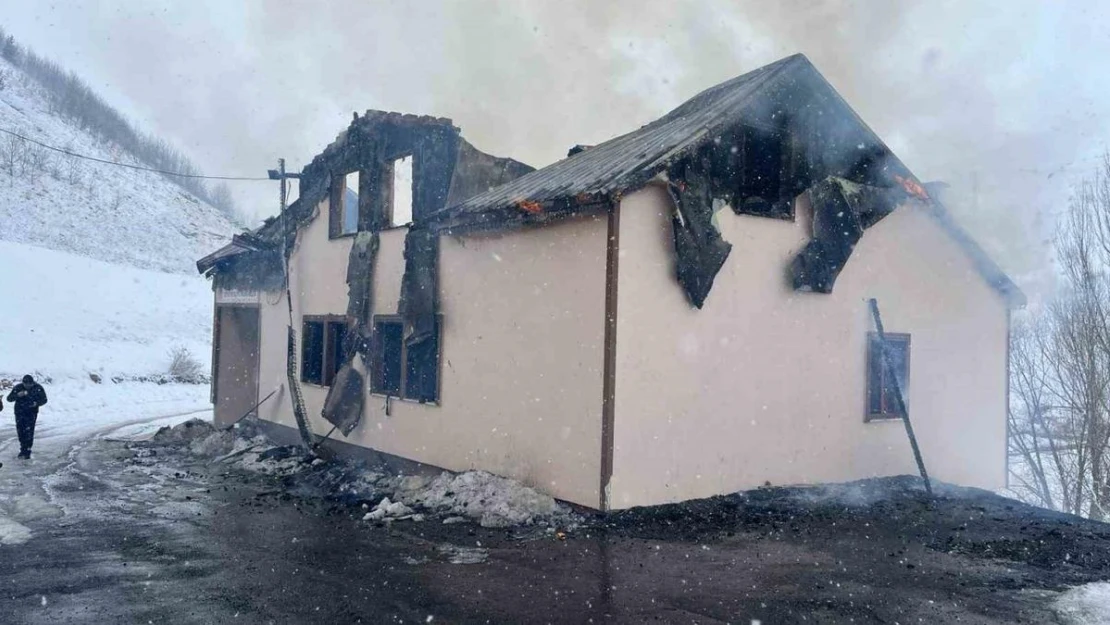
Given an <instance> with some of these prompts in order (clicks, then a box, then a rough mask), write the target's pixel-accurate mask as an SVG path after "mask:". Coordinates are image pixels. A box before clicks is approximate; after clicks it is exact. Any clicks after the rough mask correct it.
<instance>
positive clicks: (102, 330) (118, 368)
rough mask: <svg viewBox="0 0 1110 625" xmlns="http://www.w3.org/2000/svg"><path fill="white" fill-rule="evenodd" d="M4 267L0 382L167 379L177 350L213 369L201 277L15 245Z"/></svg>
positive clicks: (1, 250)
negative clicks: (33, 377)
mask: <svg viewBox="0 0 1110 625" xmlns="http://www.w3.org/2000/svg"><path fill="white" fill-rule="evenodd" d="M0 267H3V276H2V277H0V378H8V379H11V378H16V377H18V376H21V375H23V374H25V373H39V374H41V375H43V376H49V377H51V378H54V379H55V380H58V381H61V380H64V379H66V378H75V379H83V380H85V381H88V379H89V378H88V374H89V373H97V374H99V375H100V376H101V377H102V378H103V379H104V380H105V381H107V380H109V379H110V378H112V377H113V376H123V377H134V376H145V375H151V374H159V373H165V372H166V369H167V367H168V365H169V362H170V356H169V352H170V350H171V349H173V348H175V347H179V346H180V347H185V348H187V349H188V350H189V351H190V352H192V353H193V355H194V356H196V358H197V360H198V361H199V362H200V363H201V364H202V366H203V368H204V370H205V371H207V370H208V365H209V363H208V360H209V354H210V345H211V337H212V291H211V287H210V285H209V284H208V283H207V281H205V280H204V279H203V278H201V277H200V276H189V275H183V274H171V273H165V272H160V271H150V270H145V269H137V268H134V267H125V266H121V265H114V264H109V263H105V262H101V261H94V260H90V259H88V258H85V257H82V256H77V255H75V254H70V253H67V252H58V251H54V250H47V249H43V248H39V247H34V246H30V245H21V244H18V243H11V242H8V241H0Z"/></svg>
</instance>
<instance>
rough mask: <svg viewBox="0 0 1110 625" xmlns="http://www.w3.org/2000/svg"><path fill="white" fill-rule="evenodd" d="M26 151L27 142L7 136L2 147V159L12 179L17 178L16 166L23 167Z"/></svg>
mask: <svg viewBox="0 0 1110 625" xmlns="http://www.w3.org/2000/svg"><path fill="white" fill-rule="evenodd" d="M25 149H26V142H25V141H23V139H20V138H19V137H16V136H13V135H7V136H6V137H5V138H4V143H3V144H2V145H0V158H2V159H3V164H4V168H5V169H7V170H8V175H9V176H11V177H12V178H15V166H16V165H20V166H22V163H23V152H24V150H25Z"/></svg>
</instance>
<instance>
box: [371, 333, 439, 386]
mask: <svg viewBox="0 0 1110 625" xmlns="http://www.w3.org/2000/svg"><path fill="white" fill-rule="evenodd" d="M374 336H375V339H374V355H373V359H372V365H371V368H372V372H371V385H370V390H371V391H372V392H374V393H378V394H381V395H391V396H394V397H403V398H404V399H412V400H415V401H419V402H436V401H439V323H438V322H437V323H436V328H435V330H434V332H433V333H432V337H431V338H429V339H427V340H425V341H421V342H420V343H418V344H417V345H414V346H411V347H409V346H406V345H405V341H404V326H403V325H402V323H401V320H400V319H398V318H395V317H385V318H381V317H378V318H375V320H374Z"/></svg>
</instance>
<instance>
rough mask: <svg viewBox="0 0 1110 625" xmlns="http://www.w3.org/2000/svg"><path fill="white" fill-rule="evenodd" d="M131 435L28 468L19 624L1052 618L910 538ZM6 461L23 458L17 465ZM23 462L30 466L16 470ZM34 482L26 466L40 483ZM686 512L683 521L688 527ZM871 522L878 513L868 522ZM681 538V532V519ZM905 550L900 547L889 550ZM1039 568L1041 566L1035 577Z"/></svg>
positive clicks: (1014, 573) (996, 569) (2, 604)
mask: <svg viewBox="0 0 1110 625" xmlns="http://www.w3.org/2000/svg"><path fill="white" fill-rule="evenodd" d="M134 455H135V452H134V451H129V450H128V449H127V448H126V445H124V444H123V443H117V442H111V441H105V440H99V441H93V442H89V441H85V442H80V443H77V444H75V445H74V446H73V447H71V448H70V449H69V450H68V451H67V452H66V453H65V454H64V457H60V458H59V459H58V460H57V461H56V462H53V463H52V462H49V461H47V460H44V459H43V458H41V457H40V459H39V460H36V462H38V463H41V464H40V465H37V466H41V467H42V469H41V470H37V471H35V472H32V473H31V474H28V476H27V478H28V482H29V483H30V482H33V483H34V484H33V486H34V487H33V488H28V492H31V493H38V494H37V495H35V496H36V497H40V499H41V501H40V503H41V505H42V506H43V507H44V509H47V508H48V509H49V510H52V511H53V512H51V513H50V514H40V515H37V516H35V515H27V516H26V518H25V523H24V524H25V525H26V526H27V528H28V529H29V530H30V531H31V532H32V534H31V536H30V538H29V539H28V540H27V542H25V543H24V544H21V545H3V546H0V620H2V621H3V622H10V623H59V622H66V623H305V622H317V623H390V622H398V623H427V622H436V623H441V622H446V623H544V622H551V623H589V622H621V623H625V622H627V623H639V622H665V623H745V624H747V623H751V622H753V621H755V620H758V621H759V622H761V623H764V624H766V623H794V622H800V621H801V620H802V619H803V618H804V619H805V620H806V621H807V622H830V623H842V622H856V623H894V622H901V623H906V622H918V621H919V620H920V621H922V622H952V621H955V620H957V619H959V620H960V621H961V622H965V623H999V622H1031V623H1038V622H1050V621H1051V620H1052V619H1053V618H1054V617H1053V615H1052V614H1051V613H1050V612H1049V611H1048V609H1047V607H1046V606H1047V601H1048V598H1049V597H1050V595H1049V594H1048V593H1045V592H1043V591H1030V590H1025V589H1026V588H1029V587H1031V586H1037V585H1038V581H1037V580H1036V579H1033V578H1030V577H1028V575H1027V574H1026V573H1024V572H1023V571H1022V570H1021V569H1015V568H1013V567H1011V566H1009V565H1006V564H999V563H997V562H990V561H984V560H970V559H967V558H961V557H958V556H954V555H951V554H946V553H942V552H938V551H936V550H930V549H926V548H925V547H924V546H922V545H920V544H912V543H909V542H907V543H906V544H904V545H903V547H904V549H903V550H901V553H898V554H893V553H888V551H889V546H888V545H883V544H880V543H878V542H877V541H876V540H875V539H873V538H872V537H871V536H870V535H869V534H868V533H866V532H864V531H858V532H854V531H846V532H845V533H844V534H843V537H842V538H838V539H837V540H829V539H827V538H823V537H817V536H812V535H807V534H806V532H805V531H804V530H803V531H802V532H801V534H794V535H791V534H789V533H783V532H778V533H777V534H776V533H775V532H773V531H770V532H763V531H758V530H749V531H738V532H731V531H730V532H721V533H718V534H714V535H712V536H706V537H702V538H696V537H694V538H692V537H689V536H686V537H685V538H682V539H679V538H674V539H658V538H652V537H651V534H652V532H647V533H640V534H638V533H637V532H635V531H632V532H627V531H622V532H614V533H612V534H605V535H601V534H598V533H596V531H586V530H580V531H578V532H576V533H572V534H571V536H570V537H569V538H568V539H567V540H565V541H564V540H559V539H557V538H554V537H551V536H549V535H543V534H528V533H523V534H522V533H521V532H520V531H519V530H518V531H507V530H490V529H483V528H480V527H477V526H475V525H471V524H457V525H444V524H442V523H440V522H438V521H436V520H429V521H426V522H424V523H413V522H398V523H395V524H394V525H392V526H391V527H384V526H373V525H370V524H368V523H365V522H363V521H361V520H360V517H361V510H359V509H358V508H353V509H352V508H351V507H349V506H347V505H345V504H339V503H329V502H328V501H327V500H326V499H324V498H320V497H312V496H307V497H304V496H299V495H297V496H294V495H292V494H291V493H290V492H289V490H288V489H287V488H286V487H285V485H283V484H282V482H281V481H280V480H278V479H277V478H272V477H266V476H261V475H256V474H242V473H230V474H229V473H227V472H226V469H225V468H224V467H222V466H221V465H219V464H208V463H206V462H202V461H197V460H191V461H189V462H185V460H184V459H183V458H182V457H177V456H174V457H170V458H164V459H159V460H158V461H157V462H153V463H152V462H150V460H151V459H149V458H148V459H146V460H147V461H146V462H144V463H142V464H136V462H135V458H134V457H133V456H134ZM3 470H4V471H7V470H8V467H7V466H6V467H5V468H4V469H3ZM20 470H24V469H20ZM29 486H30V484H29ZM676 529H677V528H676ZM857 529H861V530H862V529H863V528H857ZM674 535H675V536H682V535H683V532H681V531H675V532H674ZM895 555H896V556H897V557H892V556H895ZM1040 585H1041V586H1043V584H1040Z"/></svg>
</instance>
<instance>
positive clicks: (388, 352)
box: [370, 320, 404, 396]
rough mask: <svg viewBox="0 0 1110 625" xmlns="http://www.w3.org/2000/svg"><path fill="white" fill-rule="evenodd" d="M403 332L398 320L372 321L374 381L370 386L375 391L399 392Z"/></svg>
mask: <svg viewBox="0 0 1110 625" xmlns="http://www.w3.org/2000/svg"><path fill="white" fill-rule="evenodd" d="M403 334H404V332H403V326H402V325H401V322H400V321H399V320H398V321H392V320H391V321H375V322H374V336H375V337H376V341H375V349H374V358H373V364H374V375H373V378H374V383H373V384H372V385H371V387H370V388H371V390H372V391H374V392H375V393H381V394H382V395H393V396H400V394H401V361H402V359H403V357H404V354H403V351H404V336H403Z"/></svg>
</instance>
